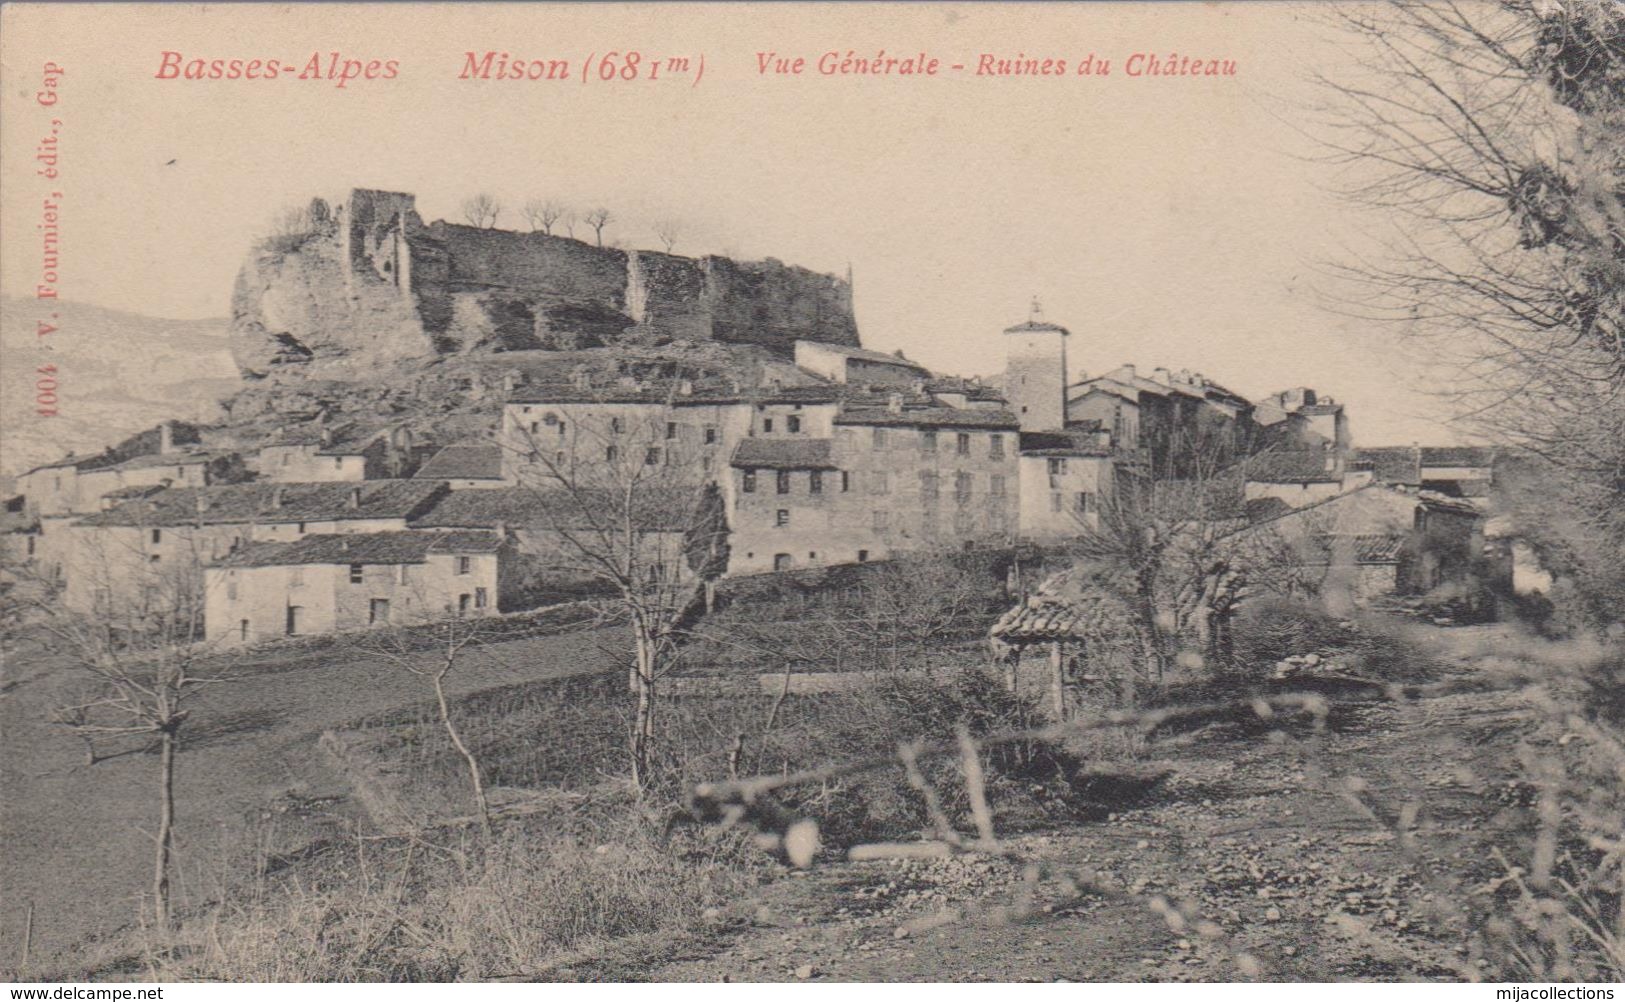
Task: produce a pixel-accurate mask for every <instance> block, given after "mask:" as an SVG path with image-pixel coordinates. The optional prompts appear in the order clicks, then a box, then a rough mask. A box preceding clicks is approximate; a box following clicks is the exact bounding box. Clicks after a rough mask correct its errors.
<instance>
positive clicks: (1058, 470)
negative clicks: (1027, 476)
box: [1049, 459, 1066, 477]
mask: <svg viewBox="0 0 1625 1002" xmlns="http://www.w3.org/2000/svg"><path fill="white" fill-rule="evenodd" d="M1065 473H1066V460H1064V459H1052V460H1050V461H1049V475H1050V476H1052V477H1059V476H1062V475H1063V474H1065Z"/></svg>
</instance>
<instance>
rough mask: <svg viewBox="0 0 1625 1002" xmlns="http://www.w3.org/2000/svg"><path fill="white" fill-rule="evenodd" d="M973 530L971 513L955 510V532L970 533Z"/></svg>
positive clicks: (957, 533)
mask: <svg viewBox="0 0 1625 1002" xmlns="http://www.w3.org/2000/svg"><path fill="white" fill-rule="evenodd" d="M970 531H971V513H970V512H968V511H956V512H954V534H955V535H959V536H965V535H969V534H970Z"/></svg>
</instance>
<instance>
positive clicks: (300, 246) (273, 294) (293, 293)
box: [231, 227, 435, 378]
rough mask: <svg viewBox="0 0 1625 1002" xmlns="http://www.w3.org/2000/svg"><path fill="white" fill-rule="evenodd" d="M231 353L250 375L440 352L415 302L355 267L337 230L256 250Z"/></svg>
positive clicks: (239, 297) (239, 289)
mask: <svg viewBox="0 0 1625 1002" xmlns="http://www.w3.org/2000/svg"><path fill="white" fill-rule="evenodd" d="M231 353H232V357H233V358H235V359H236V362H237V367H238V368H239V369H240V370H241V371H242V373H243V375H244V376H245V377H249V378H256V377H261V376H264V375H266V374H268V373H269V372H270V371H271V370H273V369H275V368H278V367H283V366H291V365H304V364H308V363H312V362H320V363H322V368H323V369H324V370H328V371H332V372H335V373H336V372H341V371H344V370H352V371H355V372H361V371H364V370H366V369H368V368H371V367H374V366H376V365H379V364H388V363H393V362H396V361H400V360H404V359H414V358H426V357H430V356H432V355H433V354H434V353H435V346H434V342H433V340H432V339H431V338H430V336H429V335H428V333H427V332H426V331H425V330H424V327H423V322H422V319H421V318H420V317H419V315H418V310H417V307H416V304H415V303H414V302H413V301H412V299H411V297H409V296H405V295H402V293H401V290H400V289H399V288H397V287H396V286H395V285H393V284H391V283H390V282H388V281H386V280H384V279H382V278H380V277H378V276H376V275H368V274H366V273H363V272H358V271H355V270H353V269H349V268H347V267H346V266H345V262H344V261H343V260H342V256H341V249H340V244H339V241H338V239H337V233H336V231H334V230H332V228H331V227H328V228H324V229H323V230H318V231H317V232H313V233H311V234H309V235H307V236H305V237H304V238H302V239H294V238H282V239H281V240H275V241H268V242H266V243H263V244H261V245H260V246H258V247H256V248H255V249H254V251H253V252H252V253H251V254H250V255H249V258H248V260H247V261H246V262H245V263H244V264H243V267H242V269H241V270H240V271H239V272H238V274H237V285H236V288H235V289H234V290H233V293H232V300H231Z"/></svg>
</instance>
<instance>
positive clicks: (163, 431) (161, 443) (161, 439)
mask: <svg viewBox="0 0 1625 1002" xmlns="http://www.w3.org/2000/svg"><path fill="white" fill-rule="evenodd" d="M174 451H175V422H173V421H164V422H162V423H160V424H159V425H158V452H159V453H160V454H162V455H165V456H167V455H169V454H170V453H171V452H174Z"/></svg>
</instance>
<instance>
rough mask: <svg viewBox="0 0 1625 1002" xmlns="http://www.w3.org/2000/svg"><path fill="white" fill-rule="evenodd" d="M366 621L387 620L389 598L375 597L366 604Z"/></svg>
mask: <svg viewBox="0 0 1625 1002" xmlns="http://www.w3.org/2000/svg"><path fill="white" fill-rule="evenodd" d="M367 622H368V623H387V622H389V599H387V598H375V599H373V600H372V601H371V602H370V603H368V605H367Z"/></svg>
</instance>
